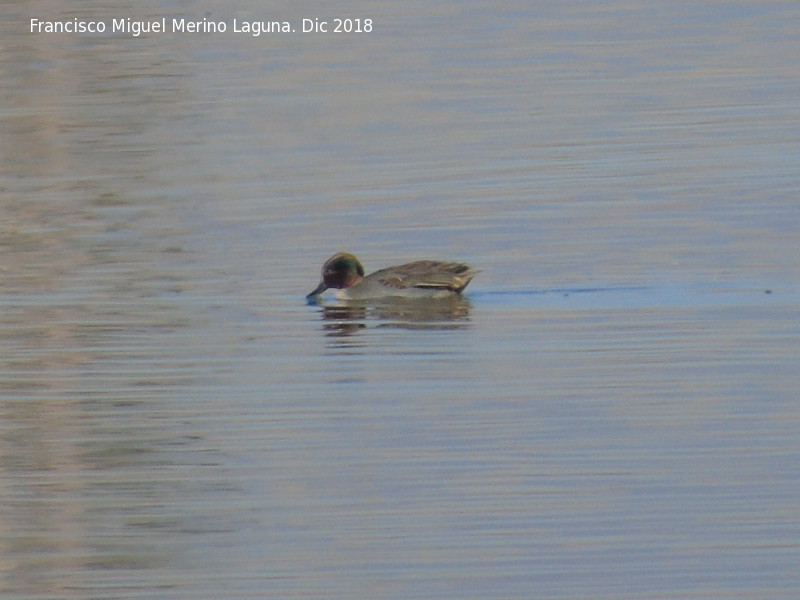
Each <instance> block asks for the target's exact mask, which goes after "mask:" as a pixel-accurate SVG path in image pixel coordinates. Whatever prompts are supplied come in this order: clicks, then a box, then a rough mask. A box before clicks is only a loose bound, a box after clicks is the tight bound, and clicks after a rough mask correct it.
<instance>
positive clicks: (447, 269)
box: [370, 260, 478, 293]
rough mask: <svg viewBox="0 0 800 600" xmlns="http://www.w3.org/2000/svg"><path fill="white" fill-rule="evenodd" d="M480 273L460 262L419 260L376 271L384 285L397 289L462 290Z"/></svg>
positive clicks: (378, 278) (377, 277)
mask: <svg viewBox="0 0 800 600" xmlns="http://www.w3.org/2000/svg"><path fill="white" fill-rule="evenodd" d="M477 274H478V271H476V270H475V269H472V268H471V267H470V266H469V265H466V264H464V263H458V262H439V261H435V260H418V261H416V262H411V263H407V264H404V265H397V266H395V267H388V268H386V269H381V270H380V271H376V272H375V273H373V274H372V275H370V277H375V278H376V279H377V280H378V281H380V282H381V283H382V284H383V285H386V286H389V287H393V288H396V289H406V288H411V287H415V288H425V289H439V290H451V291H453V292H456V293H458V292H461V291H462V290H463V289H464V288H465V287H467V284H468V283H469V282H470V280H471V279H472V278H473V277H475V275H477Z"/></svg>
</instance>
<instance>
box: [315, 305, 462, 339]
mask: <svg viewBox="0 0 800 600" xmlns="http://www.w3.org/2000/svg"><path fill="white" fill-rule="evenodd" d="M469 309H470V304H469V301H468V300H467V299H466V298H465V297H464V296H461V295H451V296H450V297H449V298H439V299H436V300H433V301H431V300H428V299H420V298H397V297H394V298H383V299H378V300H374V301H371V302H370V303H369V304H366V303H365V301H363V300H361V301H358V300H351V301H346V302H341V301H340V302H334V303H330V304H322V318H323V319H324V323H325V324H324V328H325V330H326V331H327V332H328V334H330V335H349V334H353V333H357V332H358V331H360V330H362V329H365V328H366V327H367V321H368V320H374V321H375V326H376V327H394V328H399V329H458V328H461V327H465V326H467V325H468V324H469Z"/></svg>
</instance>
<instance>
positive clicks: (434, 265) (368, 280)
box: [306, 252, 478, 301]
mask: <svg viewBox="0 0 800 600" xmlns="http://www.w3.org/2000/svg"><path fill="white" fill-rule="evenodd" d="M477 274H478V271H476V270H474V269H472V268H471V267H470V266H469V265H465V264H464V263H457V262H439V261H435V260H418V261H416V262H411V263H407V264H404V265H397V266H394V267H388V268H386V269H381V270H380V271H375V272H374V273H372V274H370V275H367V276H366V277H365V276H364V266H363V265H362V264H361V261H359V260H358V259H357V258H356V257H355V256H353V255H352V254H348V253H347V252H339V253H338V254H334V255H333V256H332V257H331V258H329V259H328V261H327V262H326V263H325V264H324V265H323V266H322V281H321V282H320V284H319V285H318V286H317V288H316V289H315V290H314V291H313V292H311V293H310V294H308V296H306V298H307V299H308V300H310V301H314V300H316V297H317V296H319V295H320V294H321V293H322V292H324V291H325V290H327V289H329V288H333V289H334V290H336V297H337V298H339V299H341V300H369V299H378V298H392V297H401V298H453V297H457V296H458V295H459V294H461V292H462V291H464V288H465V287H467V284H469V282H470V281H471V280H472V278H473V277H475V275H477Z"/></svg>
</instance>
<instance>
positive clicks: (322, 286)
mask: <svg viewBox="0 0 800 600" xmlns="http://www.w3.org/2000/svg"><path fill="white" fill-rule="evenodd" d="M327 289H328V286H327V285H325V282H324V281H320V283H319V285H318V286H317V287H316V289H315V290H314V291H313V292H311V293H310V294H308V295H307V296H306V299H307V300H313V299H314V298H316V297H317V296H319V295H320V294H321V293H322V292H324V291H325V290H327Z"/></svg>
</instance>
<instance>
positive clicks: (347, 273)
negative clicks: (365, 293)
mask: <svg viewBox="0 0 800 600" xmlns="http://www.w3.org/2000/svg"><path fill="white" fill-rule="evenodd" d="M362 279H364V265H362V264H361V261H360V260H358V259H357V258H356V257H355V256H353V255H352V254H350V253H348V252H339V253H338V254H334V255H333V256H331V257H330V258H329V259H328V260H327V261H326V262H325V264H324V265H322V281H320V283H319V285H318V286H317V288H316V289H315V290H314V291H313V292H311V293H310V294H309V295H308V296H306V298H313V297H314V296H318V295H320V294H321V293H322V292H324V291H325V290H327V289H328V288H334V289H337V290H343V289H346V288H349V287H353V286H354V285H356V284H357V283H359V282H360V281H361V280H362Z"/></svg>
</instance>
